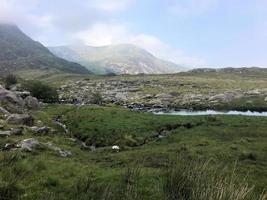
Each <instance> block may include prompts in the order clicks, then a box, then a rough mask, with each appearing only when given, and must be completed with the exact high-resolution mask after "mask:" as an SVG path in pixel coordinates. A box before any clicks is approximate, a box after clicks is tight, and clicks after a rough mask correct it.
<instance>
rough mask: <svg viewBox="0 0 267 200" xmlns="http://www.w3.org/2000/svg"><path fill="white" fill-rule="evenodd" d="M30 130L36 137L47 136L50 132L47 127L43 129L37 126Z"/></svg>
mask: <svg viewBox="0 0 267 200" xmlns="http://www.w3.org/2000/svg"><path fill="white" fill-rule="evenodd" d="M30 129H31V130H32V131H33V132H34V133H35V134H38V135H47V134H48V133H49V132H50V130H51V129H50V128H49V127H47V126H43V127H38V126H33V127H30Z"/></svg>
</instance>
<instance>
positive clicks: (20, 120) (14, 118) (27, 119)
mask: <svg viewBox="0 0 267 200" xmlns="http://www.w3.org/2000/svg"><path fill="white" fill-rule="evenodd" d="M6 122H7V123H8V124H13V125H26V126H33V125H34V118H33V117H32V116H30V115H28V114H12V115H10V116H9V117H8V118H7V120H6Z"/></svg>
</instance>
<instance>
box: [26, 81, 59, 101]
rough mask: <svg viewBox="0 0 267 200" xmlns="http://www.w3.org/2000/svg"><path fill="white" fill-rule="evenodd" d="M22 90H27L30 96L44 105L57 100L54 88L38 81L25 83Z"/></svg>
mask: <svg viewBox="0 0 267 200" xmlns="http://www.w3.org/2000/svg"><path fill="white" fill-rule="evenodd" d="M23 88H24V89H25V90H28V91H29V92H30V93H31V95H32V96H34V97H36V98H37V99H39V100H42V101H43V102H45V103H52V102H56V101H57V100H58V92H57V90H56V89H55V88H53V87H51V86H50V85H48V84H45V83H43V82H40V81H27V82H25V83H24V84H23Z"/></svg>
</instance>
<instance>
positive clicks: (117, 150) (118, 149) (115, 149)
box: [111, 145, 120, 152]
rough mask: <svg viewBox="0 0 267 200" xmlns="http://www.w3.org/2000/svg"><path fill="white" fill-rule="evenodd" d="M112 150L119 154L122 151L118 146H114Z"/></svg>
mask: <svg viewBox="0 0 267 200" xmlns="http://www.w3.org/2000/svg"><path fill="white" fill-rule="evenodd" d="M111 149H112V151H114V152H119V151H120V147H119V146H117V145H114V146H112V147H111Z"/></svg>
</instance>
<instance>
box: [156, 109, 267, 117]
mask: <svg viewBox="0 0 267 200" xmlns="http://www.w3.org/2000/svg"><path fill="white" fill-rule="evenodd" d="M154 114H156V115H181V116H198V115H244V116H262V117H263V116H264V117H267V112H251V111H244V112H242V111H234V110H232V111H227V112H222V111H215V110H207V111H188V110H181V111H170V112H155V113H154Z"/></svg>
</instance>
